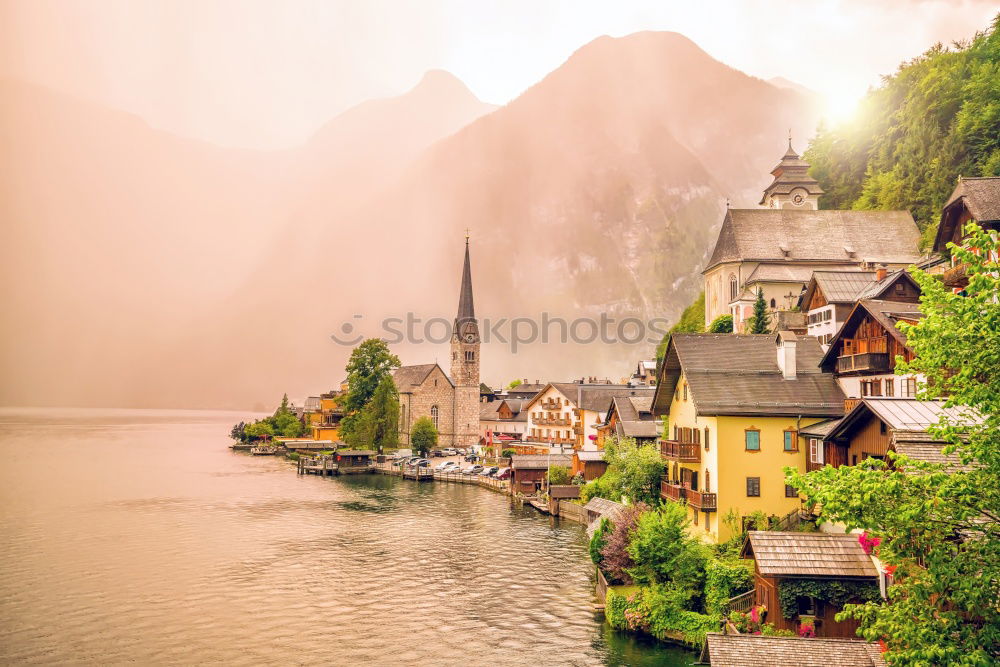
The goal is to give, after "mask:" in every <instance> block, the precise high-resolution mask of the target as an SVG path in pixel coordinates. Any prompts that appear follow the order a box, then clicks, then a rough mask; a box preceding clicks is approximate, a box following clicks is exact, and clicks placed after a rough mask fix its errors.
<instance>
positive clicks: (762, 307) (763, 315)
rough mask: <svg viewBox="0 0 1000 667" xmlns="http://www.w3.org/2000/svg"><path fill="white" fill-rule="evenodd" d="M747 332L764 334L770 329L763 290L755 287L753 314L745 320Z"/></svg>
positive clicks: (769, 317)
mask: <svg viewBox="0 0 1000 667" xmlns="http://www.w3.org/2000/svg"><path fill="white" fill-rule="evenodd" d="M746 331H747V333H750V334H765V333H769V332H770V331H771V314H770V313H768V312H767V302H766V301H764V290H762V289H761V288H759V287H758V288H757V298H756V299H754V302H753V315H751V316H750V319H748V320H747V329H746Z"/></svg>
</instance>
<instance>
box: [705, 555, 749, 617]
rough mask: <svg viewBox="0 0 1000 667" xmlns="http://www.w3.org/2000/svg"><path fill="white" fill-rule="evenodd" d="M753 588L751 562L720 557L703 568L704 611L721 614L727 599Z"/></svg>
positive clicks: (736, 558) (730, 557) (737, 558)
mask: <svg viewBox="0 0 1000 667" xmlns="http://www.w3.org/2000/svg"><path fill="white" fill-rule="evenodd" d="M751 588H753V561H752V560H747V559H744V558H739V557H733V556H728V557H720V558H713V559H711V560H709V561H708V563H707V565H706V567H705V611H707V612H708V613H709V614H721V613H722V607H723V605H725V603H726V602H727V601H728V600H729V598H731V597H733V596H736V595H739V594H740V593H744V592H746V591H748V590H750V589H751Z"/></svg>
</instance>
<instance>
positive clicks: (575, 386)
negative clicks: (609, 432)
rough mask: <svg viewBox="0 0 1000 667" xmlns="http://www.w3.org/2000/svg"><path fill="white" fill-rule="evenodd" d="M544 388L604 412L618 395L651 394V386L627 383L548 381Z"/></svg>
mask: <svg viewBox="0 0 1000 667" xmlns="http://www.w3.org/2000/svg"><path fill="white" fill-rule="evenodd" d="M545 387H546V388H548V387H553V388H554V389H555V390H556V391H558V392H559V393H560V394H562V395H563V397H564V398H565V399H566V400H567V401H569V402H570V403H571V404H572V405H574V406H576V407H578V408H582V409H584V410H590V411H592V412H604V411H606V410H607V409H608V407H609V406H610V405H611V399H612V398H615V397H619V396H636V397H645V396H652V395H653V389H654V388H653V387H632V386H629V385H627V384H580V383H579V382H550V383H549V384H547V385H545ZM543 392H544V390H543V391H539V392H538V393H537V394H535V395H534V396H533V397H532V398H531V400H530V401H528V403H527V404H526V405H524V406H523V407H522V408H521V409H522V410H527V409H528V408H529V407H531V406H532V405H533V404H534V402H535V401H537V400H538V399H539V398H541V395H542V393H543Z"/></svg>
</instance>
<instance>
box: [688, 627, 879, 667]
mask: <svg viewBox="0 0 1000 667" xmlns="http://www.w3.org/2000/svg"><path fill="white" fill-rule="evenodd" d="M706 639H707V643H706V645H705V653H706V655H705V656H703V660H702V662H703V663H705V662H706V661H705V660H704V658H705V657H707V664H709V665H711V666H712V667H775V666H777V665H780V667H885V660H883V659H882V652H881V649H880V648H879V646H878V644H871V643H869V642H866V641H863V640H860V639H833V638H826V639H821V638H813V639H803V638H801V637H765V636H763V635H723V634H719V633H717V632H710V633H708V636H707V638H706Z"/></svg>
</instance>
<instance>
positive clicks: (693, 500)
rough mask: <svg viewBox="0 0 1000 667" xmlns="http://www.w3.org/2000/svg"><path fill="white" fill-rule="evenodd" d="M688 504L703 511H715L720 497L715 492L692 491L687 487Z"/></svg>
mask: <svg viewBox="0 0 1000 667" xmlns="http://www.w3.org/2000/svg"><path fill="white" fill-rule="evenodd" d="M686 495H687V501H688V505H690V506H691V507H693V508H694V509H696V510H699V511H701V512H714V511H716V510H717V509H718V504H719V503H718V499H717V496H716V495H715V494H714V493H706V492H704V491H692V490H691V489H687V492H686Z"/></svg>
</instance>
